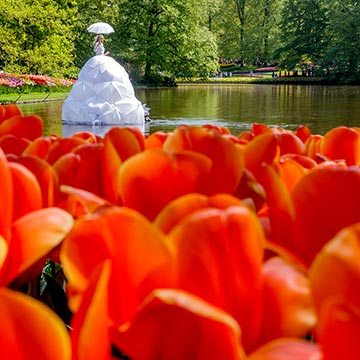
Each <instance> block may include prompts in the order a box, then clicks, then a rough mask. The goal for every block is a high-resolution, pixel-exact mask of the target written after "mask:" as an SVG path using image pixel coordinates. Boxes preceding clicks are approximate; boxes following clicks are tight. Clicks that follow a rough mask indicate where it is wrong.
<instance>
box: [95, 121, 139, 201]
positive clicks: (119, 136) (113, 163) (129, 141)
mask: <svg viewBox="0 0 360 360" xmlns="http://www.w3.org/2000/svg"><path fill="white" fill-rule="evenodd" d="M144 147H145V140H144V136H143V135H142V133H140V132H139V131H138V130H136V129H131V128H113V129H111V130H110V131H109V132H108V133H107V134H106V135H105V139H104V151H103V154H102V181H103V183H104V184H106V186H104V187H103V188H104V194H105V196H106V198H107V199H108V200H109V201H111V202H112V203H114V204H118V203H119V200H120V199H119V198H118V193H117V181H118V179H117V174H118V170H119V167H120V165H121V164H122V162H124V161H125V160H126V159H127V158H129V157H131V156H133V155H135V154H137V153H139V152H141V151H143V150H144Z"/></svg>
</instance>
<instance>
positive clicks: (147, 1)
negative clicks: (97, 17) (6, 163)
mask: <svg viewBox="0 0 360 360" xmlns="http://www.w3.org/2000/svg"><path fill="white" fill-rule="evenodd" d="M206 5H207V3H206V1H205V0H202V1H197V2H193V1H191V0H128V1H124V2H123V3H122V4H121V5H120V18H119V19H118V22H117V24H116V30H117V34H116V39H115V38H114V40H113V45H115V44H116V45H117V53H118V54H121V58H122V60H123V61H126V62H130V63H132V64H134V65H136V67H137V69H138V71H139V72H143V73H144V74H145V77H147V78H152V77H154V76H155V77H156V76H158V75H159V74H163V75H169V76H173V75H183V76H188V77H191V76H202V77H207V76H209V75H211V74H213V73H216V72H217V66H218V65H217V64H218V54H217V46H216V41H215V37H214V35H213V34H212V33H211V32H210V31H209V29H208V27H207V26H206V16H207V12H206Z"/></svg>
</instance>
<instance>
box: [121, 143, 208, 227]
mask: <svg viewBox="0 0 360 360" xmlns="http://www.w3.org/2000/svg"><path fill="white" fill-rule="evenodd" d="M210 166H211V161H210V159H209V158H207V157H206V156H204V155H202V154H199V153H196V152H193V151H183V152H178V153H169V152H165V151H163V150H161V149H149V150H145V151H143V152H141V153H139V154H137V155H134V156H132V157H131V158H129V159H128V160H127V161H125V162H124V163H123V164H122V165H121V167H120V170H119V175H118V191H119V194H120V197H121V199H122V202H123V205H124V206H127V207H130V208H132V209H135V210H137V211H139V212H140V213H142V214H143V215H145V216H146V217H147V218H148V219H150V220H153V219H155V217H156V216H157V215H158V214H159V212H160V211H161V210H162V209H163V208H164V206H166V205H167V204H168V203H169V202H170V201H172V200H174V199H176V198H178V197H180V196H182V195H184V194H188V193H192V192H200V189H202V186H203V184H204V180H205V179H206V178H207V175H208V172H209V169H210Z"/></svg>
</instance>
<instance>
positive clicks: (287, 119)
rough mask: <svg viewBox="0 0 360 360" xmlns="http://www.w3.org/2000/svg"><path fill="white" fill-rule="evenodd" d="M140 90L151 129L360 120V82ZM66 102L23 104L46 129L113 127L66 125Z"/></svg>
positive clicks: (313, 126) (329, 124) (236, 129)
mask: <svg viewBox="0 0 360 360" xmlns="http://www.w3.org/2000/svg"><path fill="white" fill-rule="evenodd" d="M135 92H136V96H137V98H138V99H139V100H140V101H142V102H143V103H146V104H147V106H149V107H150V108H151V112H150V117H151V119H152V121H151V122H150V123H149V124H146V127H145V133H147V134H150V133H153V132H155V131H166V132H168V131H172V130H174V128H176V127H177V126H179V125H181V124H187V125H201V124H214V125H220V126H225V127H227V128H229V129H230V131H231V132H232V133H233V134H235V135H237V134H238V133H240V132H241V131H244V130H249V129H251V126H252V124H253V123H263V124H266V125H268V126H271V127H282V128H285V129H290V130H295V129H297V127H298V126H300V125H307V126H308V127H309V128H310V130H311V131H312V133H313V134H315V133H316V134H324V133H325V132H327V131H328V130H330V129H332V128H334V127H336V126H340V125H345V126H349V127H358V126H360V86H321V85H254V84H241V85H240V84H234V85H225V84H220V85H218V84H216V85H215V84H212V85H180V86H179V87H177V88H166V89H148V88H138V89H135ZM61 106H62V101H51V102H42V103H31V104H21V105H20V107H21V108H22V110H23V112H24V113H25V114H29V113H36V114H37V115H39V116H41V117H42V118H43V119H44V133H45V135H46V134H51V133H55V134H58V135H62V136H70V135H71V134H72V133H75V132H77V131H84V130H85V131H91V132H93V133H95V134H97V135H100V136H103V135H104V134H105V133H106V132H107V131H108V130H109V129H110V128H111V127H91V126H85V127H84V126H83V127H79V126H74V125H67V126H65V125H64V126H62V124H61Z"/></svg>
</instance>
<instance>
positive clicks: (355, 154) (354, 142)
mask: <svg viewBox="0 0 360 360" xmlns="http://www.w3.org/2000/svg"><path fill="white" fill-rule="evenodd" d="M320 146H321V152H322V154H324V155H325V156H326V157H327V158H328V159H330V160H345V162H346V164H347V165H348V166H351V165H359V164H360V132H359V130H357V129H355V128H349V127H347V126H338V127H336V128H334V129H331V130H330V131H328V132H327V133H326V134H325V135H324V138H323V139H322V141H321V145H320Z"/></svg>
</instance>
